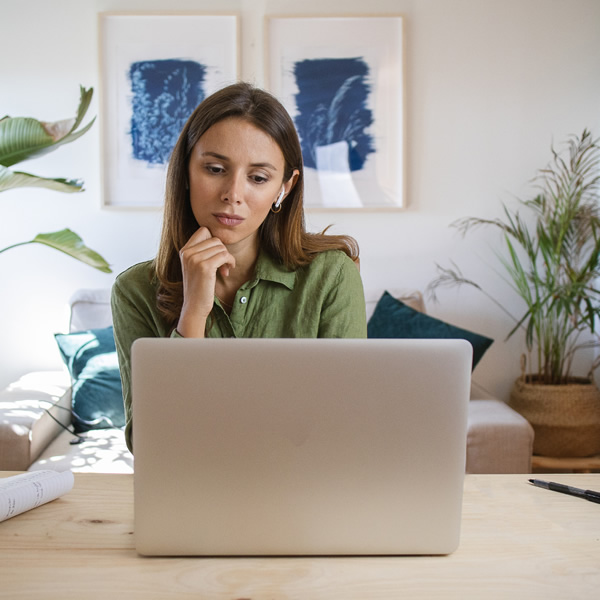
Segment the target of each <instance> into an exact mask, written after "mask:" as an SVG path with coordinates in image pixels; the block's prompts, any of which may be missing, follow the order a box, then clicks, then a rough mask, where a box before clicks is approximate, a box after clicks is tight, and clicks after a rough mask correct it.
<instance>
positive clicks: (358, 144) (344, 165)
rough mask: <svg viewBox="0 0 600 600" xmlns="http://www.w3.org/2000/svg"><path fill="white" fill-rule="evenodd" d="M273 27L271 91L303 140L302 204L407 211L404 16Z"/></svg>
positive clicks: (306, 20) (278, 21) (283, 21)
mask: <svg viewBox="0 0 600 600" xmlns="http://www.w3.org/2000/svg"><path fill="white" fill-rule="evenodd" d="M267 29H268V31H267V44H266V53H267V60H266V71H267V76H268V82H269V83H268V86H269V89H270V91H271V92H272V93H273V94H274V95H275V96H276V97H277V98H279V99H280V100H281V101H282V102H283V104H284V106H285V107H286V108H287V110H288V111H289V113H290V114H291V116H292V118H293V119H294V123H295V124H296V128H297V130H298V134H299V136H300V141H301V144H302V153H303V157H304V167H305V206H306V207H307V208H311V209H322V210H337V209H345V210H356V209H386V210H389V209H399V208H402V207H403V205H404V73H403V71H404V57H403V46H404V43H403V19H402V17H401V16H373V17H371V16H365V17H362V16H361V17H342V16H340V17H270V18H268V28H267Z"/></svg>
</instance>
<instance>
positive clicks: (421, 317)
mask: <svg viewBox="0 0 600 600" xmlns="http://www.w3.org/2000/svg"><path fill="white" fill-rule="evenodd" d="M367 337H370V338H425V339H431V338H436V339H439V338H454V339H456V338H459V339H464V340H467V341H469V342H471V345H472V346H473V367H472V368H473V369H474V368H475V366H476V365H477V363H478V362H479V361H480V360H481V358H482V357H483V355H484V354H485V351H486V350H487V349H488V348H489V347H490V346H491V344H492V342H493V341H494V340H492V339H490V338H488V337H485V336H483V335H479V334H478V333H473V332H472V331H468V330H467V329H461V328H460V327H455V326H454V325H450V324H449V323H446V322H444V321H441V320H440V319H435V318H434V317H430V316H428V315H426V314H424V313H422V312H419V311H418V310H414V309H412V308H410V306H407V305H406V304H404V303H403V302H401V301H400V300H397V299H396V298H394V297H393V296H392V295H391V294H390V293H389V292H384V294H383V296H381V298H380V299H379V302H378V303H377V306H376V307H375V311H374V312H373V316H372V317H371V318H370V319H369V323H368V324H367Z"/></svg>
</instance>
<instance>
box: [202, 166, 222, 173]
mask: <svg viewBox="0 0 600 600" xmlns="http://www.w3.org/2000/svg"><path fill="white" fill-rule="evenodd" d="M206 170H207V171H208V172H209V173H211V174H212V175H219V174H221V173H223V172H224V171H225V169H224V168H223V167H221V166H220V165H206Z"/></svg>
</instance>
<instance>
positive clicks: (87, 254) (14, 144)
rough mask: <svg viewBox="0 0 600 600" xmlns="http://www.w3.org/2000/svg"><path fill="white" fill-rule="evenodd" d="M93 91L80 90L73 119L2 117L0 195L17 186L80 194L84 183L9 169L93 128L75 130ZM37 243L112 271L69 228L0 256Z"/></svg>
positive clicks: (38, 237) (0, 133)
mask: <svg viewBox="0 0 600 600" xmlns="http://www.w3.org/2000/svg"><path fill="white" fill-rule="evenodd" d="M92 95H93V88H90V89H87V90H86V89H85V88H83V87H81V88H80V101H79V108H78V109H77V114H76V116H75V117H74V118H72V119H65V120H63V121H56V122H54V123H46V122H43V121H38V120H36V119H32V118H29V117H8V116H6V117H3V118H2V119H0V192H4V191H6V190H10V189H14V188H18V187H42V188H47V189H51V190H55V191H59V192H81V191H82V190H83V182H82V181H79V180H74V179H60V178H56V179H49V178H45V177H38V176H36V175H32V174H30V173H24V172H21V171H14V170H13V169H11V167H13V166H14V165H16V164H17V163H20V162H22V161H24V160H28V159H31V158H35V157H38V156H42V155H44V154H46V153H48V152H51V151H53V150H56V148H59V147H60V146H62V145H64V144H67V143H70V142H73V141H75V140H76V139H78V138H79V137H81V136H82V135H83V134H84V133H86V131H88V130H89V129H90V127H91V126H92V124H93V122H94V119H92V121H90V122H89V123H88V124H87V125H86V126H85V127H82V128H81V129H78V128H79V126H80V125H81V122H82V121H83V118H84V116H85V113H86V112H87V109H88V107H89V105H90V102H91V100H92ZM33 243H39V244H43V245H45V246H49V247H51V248H54V249H56V250H60V251H61V252H64V253H66V254H68V255H69V256H72V257H73V258H75V259H77V260H79V261H81V262H83V263H85V264H87V265H90V266H92V267H94V268H96V269H98V270H100V271H103V272H105V273H110V272H111V269H110V267H109V265H108V263H107V262H106V260H104V258H102V256H100V255H99V254H98V253H97V252H95V251H94V250H92V249H90V248H88V247H87V246H86V245H85V244H84V243H83V240H82V239H81V238H80V237H79V236H78V235H77V234H76V233H75V232H73V231H71V230H70V229H62V230H61V231H55V232H51V233H41V234H38V235H37V236H36V237H35V238H34V239H32V240H28V241H25V242H19V243H17V244H13V245H11V246H7V247H6V248H1V249H0V253H2V252H5V251H7V250H10V249H11V248H15V247H16V246H21V245H23V244H33Z"/></svg>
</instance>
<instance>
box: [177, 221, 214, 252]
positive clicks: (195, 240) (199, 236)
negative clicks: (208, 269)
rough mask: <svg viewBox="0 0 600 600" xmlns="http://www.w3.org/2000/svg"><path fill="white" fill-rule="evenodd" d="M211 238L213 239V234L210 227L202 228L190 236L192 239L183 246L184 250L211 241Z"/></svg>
mask: <svg viewBox="0 0 600 600" xmlns="http://www.w3.org/2000/svg"><path fill="white" fill-rule="evenodd" d="M211 238H212V233H211V232H210V230H209V229H208V227H203V226H201V227H199V228H198V229H196V231H194V233H192V235H191V236H190V239H189V240H188V241H187V243H186V244H185V245H184V246H183V248H185V247H186V246H194V245H196V244H199V243H201V242H205V241H207V240H210V239H211ZM215 239H216V238H215Z"/></svg>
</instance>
